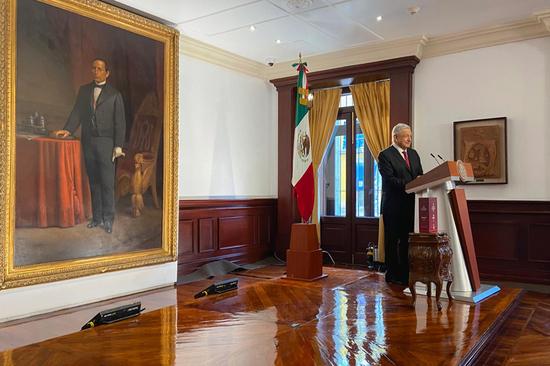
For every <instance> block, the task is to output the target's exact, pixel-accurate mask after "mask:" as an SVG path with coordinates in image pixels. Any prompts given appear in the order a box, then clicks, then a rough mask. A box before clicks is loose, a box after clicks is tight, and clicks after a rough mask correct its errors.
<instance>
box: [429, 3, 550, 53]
mask: <svg viewBox="0 0 550 366" xmlns="http://www.w3.org/2000/svg"><path fill="white" fill-rule="evenodd" d="M539 13H540V18H539V17H538V16H536V15H535V17H533V19H529V20H521V21H518V22H513V23H508V24H503V25H499V26H495V27H488V28H481V29H476V30H471V31H467V32H462V33H456V34H451V35H446V36H440V37H433V38H430V39H429V41H428V43H427V45H426V47H425V48H424V52H423V55H422V58H430V57H437V56H443V55H447V54H451V53H457V52H463V51H468V50H473V49H476V48H483V47H490V46H496V45H500V44H504V43H511V42H518V41H526V40H528V39H533V38H539V37H548V36H550V28H549V27H550V11H545V12H539ZM545 24H546V25H545Z"/></svg>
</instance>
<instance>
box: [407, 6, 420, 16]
mask: <svg viewBox="0 0 550 366" xmlns="http://www.w3.org/2000/svg"><path fill="white" fill-rule="evenodd" d="M419 10H420V7H418V6H412V7H410V8H408V9H407V12H408V13H409V14H410V15H415V14H416V13H418V11H419Z"/></svg>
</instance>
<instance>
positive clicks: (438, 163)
mask: <svg viewBox="0 0 550 366" xmlns="http://www.w3.org/2000/svg"><path fill="white" fill-rule="evenodd" d="M430 155H431V156H432V158H434V160H435V162H436V163H437V165H441V163H440V162H439V161H438V160H437V158H436V157H435V156H434V154H432V153H430Z"/></svg>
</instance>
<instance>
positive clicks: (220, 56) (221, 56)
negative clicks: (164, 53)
mask: <svg viewBox="0 0 550 366" xmlns="http://www.w3.org/2000/svg"><path fill="white" fill-rule="evenodd" d="M179 51H180V55H185V56H189V57H192V58H195V59H198V60H201V61H205V62H208V63H211V64H214V65H216V66H220V67H224V68H226V69H229V70H233V71H237V72H240V73H243V74H247V75H250V76H253V77H256V78H259V79H263V80H267V75H266V69H267V65H264V64H261V63H259V62H257V61H253V60H251V59H248V58H246V57H242V56H239V55H237V54H234V53H231V52H228V51H225V50H222V49H221V48H218V47H214V46H211V45H209V44H206V43H204V42H201V41H198V40H196V39H194V38H191V37H187V36H184V35H180V48H179ZM180 65H182V66H183V65H184V64H183V63H182V62H180Z"/></svg>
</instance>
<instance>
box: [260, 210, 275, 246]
mask: <svg viewBox="0 0 550 366" xmlns="http://www.w3.org/2000/svg"><path fill="white" fill-rule="evenodd" d="M271 230H272V229H271V220H270V218H269V215H258V230H256V235H257V238H258V243H259V244H265V243H269V238H270V237H271Z"/></svg>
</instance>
